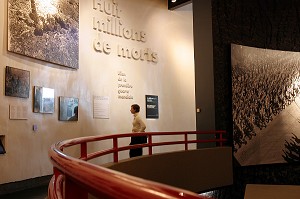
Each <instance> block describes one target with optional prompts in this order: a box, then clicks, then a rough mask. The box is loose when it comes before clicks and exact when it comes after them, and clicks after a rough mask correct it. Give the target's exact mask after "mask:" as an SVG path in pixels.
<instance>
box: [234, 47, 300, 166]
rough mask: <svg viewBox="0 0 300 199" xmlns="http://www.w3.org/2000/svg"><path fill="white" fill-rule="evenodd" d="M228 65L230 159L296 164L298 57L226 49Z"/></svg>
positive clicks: (299, 143)
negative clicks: (231, 150)
mask: <svg viewBox="0 0 300 199" xmlns="http://www.w3.org/2000/svg"><path fill="white" fill-rule="evenodd" d="M231 62H232V114H233V141H234V150H235V152H234V155H235V158H236V159H237V160H238V162H239V163H240V164H241V165H242V166H247V165H258V164H275V163H292V162H300V156H299V150H300V53H299V52H289V51H279V50H270V49H260V48H254V47H248V46H241V45H232V46H231Z"/></svg>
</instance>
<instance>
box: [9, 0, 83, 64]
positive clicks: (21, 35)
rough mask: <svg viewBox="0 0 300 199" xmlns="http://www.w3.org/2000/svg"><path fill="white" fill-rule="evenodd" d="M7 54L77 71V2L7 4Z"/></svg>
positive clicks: (61, 0) (11, 1) (65, 0)
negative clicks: (18, 55)
mask: <svg viewBox="0 0 300 199" xmlns="http://www.w3.org/2000/svg"><path fill="white" fill-rule="evenodd" d="M7 24H8V51H10V52H14V53H18V54H21V55H24V56H28V57H32V58H35V59H39V60H43V61H47V62H51V63H54V64H59V65H62V66H66V67H70V68H74V69H78V67H79V62H78V60H79V0H72V1H70V0H59V1H54V0H52V1H41V0H39V1H38V0H31V1H28V0H26V1H24V0H22V1H20V0H19V1H16V0H8V23H7Z"/></svg>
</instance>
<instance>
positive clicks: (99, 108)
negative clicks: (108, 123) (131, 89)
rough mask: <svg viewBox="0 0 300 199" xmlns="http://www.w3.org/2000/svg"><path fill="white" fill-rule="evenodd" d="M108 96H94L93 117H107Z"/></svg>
mask: <svg viewBox="0 0 300 199" xmlns="http://www.w3.org/2000/svg"><path fill="white" fill-rule="evenodd" d="M109 110H110V106H109V97H107V96H94V118H95V119H109V112H110V111H109Z"/></svg>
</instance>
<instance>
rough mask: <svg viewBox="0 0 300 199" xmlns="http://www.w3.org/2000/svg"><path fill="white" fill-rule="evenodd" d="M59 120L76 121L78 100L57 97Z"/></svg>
mask: <svg viewBox="0 0 300 199" xmlns="http://www.w3.org/2000/svg"><path fill="white" fill-rule="evenodd" d="M59 120H60V121H78V98H74V97H59Z"/></svg>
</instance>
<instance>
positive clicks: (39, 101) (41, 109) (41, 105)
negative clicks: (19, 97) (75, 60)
mask: <svg viewBox="0 0 300 199" xmlns="http://www.w3.org/2000/svg"><path fill="white" fill-rule="evenodd" d="M33 112H35V113H54V89H52V88H46V87H41V86H35V87H34V103H33Z"/></svg>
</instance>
